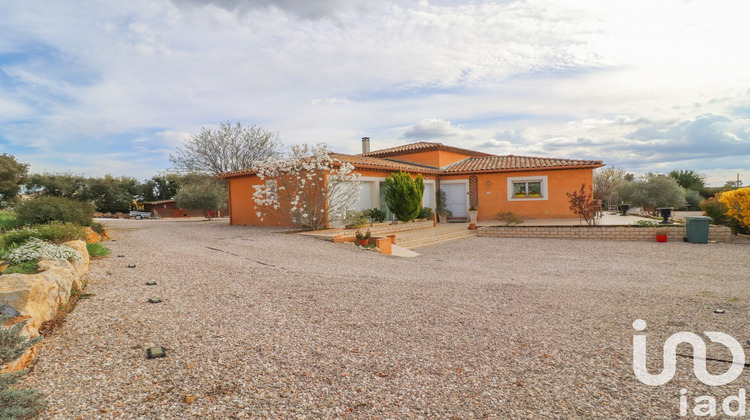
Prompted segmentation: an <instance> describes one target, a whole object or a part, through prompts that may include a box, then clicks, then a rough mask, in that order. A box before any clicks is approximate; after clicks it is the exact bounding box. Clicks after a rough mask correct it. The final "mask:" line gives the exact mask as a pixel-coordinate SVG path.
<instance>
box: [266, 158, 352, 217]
mask: <svg viewBox="0 0 750 420" xmlns="http://www.w3.org/2000/svg"><path fill="white" fill-rule="evenodd" d="M253 170H255V172H256V173H257V175H258V178H260V179H261V180H264V181H265V183H264V184H261V185H255V186H254V188H255V193H254V194H253V200H254V201H255V204H256V206H255V209H256V210H257V212H256V215H257V216H258V217H259V218H260V219H261V220H263V218H265V217H272V218H276V219H277V220H285V219H286V220H291V221H292V223H294V225H295V226H297V227H299V228H301V229H305V230H317V229H322V228H324V227H326V225H327V224H328V223H329V222H330V221H333V220H337V219H340V218H341V217H343V216H344V214H345V213H346V211H347V210H348V209H350V208H352V207H353V206H354V203H355V202H356V201H357V198H358V197H359V174H358V173H356V172H354V166H353V165H352V164H351V163H348V162H346V163H342V162H341V161H340V160H338V159H335V158H332V157H331V155H330V153H329V151H328V147H327V146H326V145H325V144H318V145H315V146H308V145H306V144H305V145H299V146H292V147H291V151H290V153H289V155H288V156H287V157H286V158H285V159H274V158H270V159H268V160H266V161H265V162H262V163H258V164H257V165H255V166H254V167H253Z"/></svg>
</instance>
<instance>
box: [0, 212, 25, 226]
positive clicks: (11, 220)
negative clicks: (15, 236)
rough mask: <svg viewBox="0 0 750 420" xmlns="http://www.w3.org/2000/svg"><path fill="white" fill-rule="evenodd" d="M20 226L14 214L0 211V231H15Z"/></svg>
mask: <svg viewBox="0 0 750 420" xmlns="http://www.w3.org/2000/svg"><path fill="white" fill-rule="evenodd" d="M20 226H21V222H19V221H18V218H17V217H16V213H15V212H12V211H9V210H4V211H0V229H2V230H11V229H17V228H19V227H20Z"/></svg>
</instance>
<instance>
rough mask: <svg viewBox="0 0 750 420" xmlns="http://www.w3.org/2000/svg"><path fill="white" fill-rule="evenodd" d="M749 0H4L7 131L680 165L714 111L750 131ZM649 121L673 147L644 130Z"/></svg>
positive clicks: (2, 87) (164, 145) (78, 138)
mask: <svg viewBox="0 0 750 420" xmlns="http://www.w3.org/2000/svg"><path fill="white" fill-rule="evenodd" d="M748 8H750V4H748V5H745V4H744V3H737V2H735V3H733V4H731V5H724V4H717V3H715V2H711V1H708V0H696V1H691V2H682V1H678V0H664V1H659V2H652V1H648V2H647V1H645V0H635V1H631V2H610V1H606V2H601V1H593V0H590V1H584V0H577V1H574V2H569V1H553V0H528V1H514V2H489V1H488V2H482V1H479V2H440V3H436V2H428V1H420V2H416V1H409V0H404V1H387V2H380V1H374V0H373V1H366V2H348V1H344V0H323V1H317V2H296V1H292V0H283V1H270V0H253V1H239V0H214V1H199V0H174V1H173V2H170V1H167V0H155V1H147V0H134V1H131V2H119V3H100V2H94V1H91V0H81V1H75V2H74V1H72V0H61V1H46V2H45V1H42V2H32V3H24V4H22V5H21V4H20V3H17V2H5V3H2V4H0V26H2V27H3V28H4V31H3V35H4V36H3V37H0V54H2V56H0V92H2V93H3V95H2V99H0V114H1V115H2V116H0V118H2V119H3V121H4V122H7V124H3V125H2V126H0V139H3V140H4V143H6V144H4V145H3V146H4V147H5V148H6V149H10V150H12V148H14V147H20V146H24V147H28V148H32V149H34V148H36V150H37V152H38V153H39V154H40V156H41V154H43V153H46V152H54V151H58V152H59V151H63V150H65V149H66V148H75V147H76V145H80V144H81V143H82V142H91V143H96V144H108V145H111V146H110V147H112V148H114V149H115V150H117V151H120V152H121V153H122V154H123V159H126V158H128V159H129V158H130V157H129V155H128V153H130V152H131V151H132V150H131V149H130V148H129V147H123V146H122V145H123V144H128V143H133V144H135V145H137V146H138V147H141V149H140V150H141V152H142V153H149V154H152V158H153V159H152V160H151V161H150V162H152V164H155V165H158V164H160V165H163V162H164V156H166V155H168V151H169V150H171V149H173V148H174V147H176V146H177V145H178V144H179V141H181V140H183V139H184V138H185V136H189V134H191V133H197V132H198V131H199V130H200V127H201V126H203V125H216V124H218V123H219V122H222V121H240V122H243V123H256V124H258V125H261V126H264V127H267V128H269V129H272V130H278V131H279V132H280V133H281V136H282V139H284V140H285V141H286V142H288V143H299V142H303V141H313V142H317V141H326V142H328V143H329V144H331V145H332V146H333V148H334V149H335V150H340V151H342V152H356V151H357V150H358V149H359V145H358V141H359V140H358V139H359V137H361V136H363V135H369V136H370V137H371V138H372V141H373V148H377V147H380V146H384V147H385V146H391V145H395V144H400V143H403V142H404V141H411V140H413V139H425V140H428V141H429V140H433V141H443V142H446V143H451V144H456V145H458V146H461V147H470V148H471V147H475V148H480V149H482V150H487V151H490V152H492V153H513V154H545V153H555V154H557V155H558V156H560V155H563V156H561V157H565V156H569V157H591V158H597V159H603V160H605V161H608V160H612V161H616V162H623V163H634V162H650V163H651V164H657V163H659V164H662V163H664V162H669V161H668V160H664V159H675V158H674V157H670V155H669V153H666V152H665V153H653V151H654V150H655V148H657V147H667V146H668V145H674V144H675V143H674V142H675V140H676V139H677V138H678V137H677V136H679V135H682V134H684V133H682V134H681V132H680V131H679V130H678V129H676V128H674V127H676V126H677V124H679V123H680V122H682V121H689V122H693V123H694V124H697V122H698V120H699V117H700V116H701V115H708V114H711V115H715V116H717V117H719V116H723V117H726V118H729V119H731V120H732V123H731V124H729V123H727V124H729V125H730V126H729V127H722V126H721V124H724V123H721V122H720V121H714V122H713V123H712V124H711V125H710V127H711V129H712V130H713V131H711V133H712V134H717V133H723V134H722V135H723V137H721V141H722V145H723V144H727V145H731V144H732V142H734V143H736V144H737V145H741V144H743V141H745V139H746V138H747V137H746V131H743V130H746V127H745V125H743V124H744V122H743V121H744V119H745V118H748V117H750V115H745V116H740V115H733V113H737V112H743V111H742V110H743V109H745V110H747V109H750V92H748V89H747V86H748V85H750V74H748V73H747V71H746V70H747V68H750V56H749V55H747V54H741V53H739V52H737V50H736V46H737V45H743V42H744V43H747V42H746V41H750V36H749V35H748V32H747V31H746V27H745V26H746V25H745V22H744V20H745V19H744V17H745V16H746V15H747V14H748V13H745V12H748V11H749V10H747V9H748ZM3 56H7V57H13V58H12V59H10V60H8V61H4V59H3V58H2V57H3ZM436 116H438V117H439V118H436ZM670 127H671V128H670ZM696 127H697V126H695V125H694V126H693V127H692V129H693V130H696V129H697V128H696ZM720 128H721V129H720ZM649 129H650V130H657V131H658V130H662V131H660V133H661V135H662V136H663V137H664V138H663V139H662V138H640V139H638V138H631V137H632V136H631V134H632V133H638V132H639V130H641V131H640V133H641V134H644V133H646V132H647V130H649ZM670 136H671V137H670ZM694 136H696V137H695V138H694V141H691V142H690V143H689V145H690V147H691V148H693V149H696V150H698V149H703V151H704V153H705V154H706V155H707V156H708V155H711V156H714V155H716V156H718V155H719V154H720V153H722V152H721V151H722V150H727V149H725V148H721V147H714V146H713V144H712V141H713V140H711V139H712V138H710V137H709V136H707V135H703V136H698V134H695V133H694ZM652 137H653V136H652ZM660 142H663V143H664V144H663V145H662V143H660ZM737 147H739V146H737ZM91 149H92V150H94V149H96V148H91ZM691 150H692V149H691ZM731 150H735V152H736V150H737V148H735V149H731ZM24 153H29V152H27V151H24ZM80 153H84V151H81V152H80ZM697 154H698V153H697V152H690V153H687V151H683V152H681V154H678V155H677V158H681V157H680V156H682V158H690V157H691V156H695V155H697ZM27 156H33V153H29V154H28V155H27ZM736 156H742V155H736ZM738 159H739V158H738ZM39 160H40V161H41V159H39ZM86 160H87V161H92V162H95V161H96V159H94V158H89V159H86ZM144 162H146V161H140V162H139V163H138V165H148V163H144ZM717 162H718V163H717V165H718V164H722V165H726V166H724V167H731V168H736V167H740V168H741V167H743V166H747V164H742V165H740V164H732V163H731V162H729V163H727V162H723V161H722V162H719V161H717ZM45 164H46V163H45ZM71 166H75V163H71ZM80 167H83V166H80ZM144 167H145V166H144ZM162 169H164V167H154V168H153V172H156V171H158V170H162ZM32 170H35V167H33V166H32ZM86 170H92V171H94V170H96V169H94V168H89V169H86ZM717 170H718V169H717ZM748 170H750V169H748Z"/></svg>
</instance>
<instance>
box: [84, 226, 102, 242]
mask: <svg viewBox="0 0 750 420" xmlns="http://www.w3.org/2000/svg"><path fill="white" fill-rule="evenodd" d="M83 230H84V231H85V232H86V243H89V244H93V243H97V242H101V241H102V237H101V235H99V234H98V233H96V232H94V229H91V228H90V227H86V228H84V229H83Z"/></svg>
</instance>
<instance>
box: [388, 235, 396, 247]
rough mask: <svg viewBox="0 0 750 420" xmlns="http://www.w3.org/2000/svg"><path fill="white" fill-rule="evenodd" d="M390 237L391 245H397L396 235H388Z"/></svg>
mask: <svg viewBox="0 0 750 420" xmlns="http://www.w3.org/2000/svg"><path fill="white" fill-rule="evenodd" d="M388 237H389V238H391V243H392V244H393V245H396V235H393V234H391V235H388Z"/></svg>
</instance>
